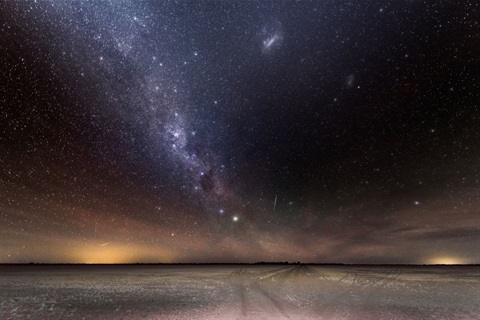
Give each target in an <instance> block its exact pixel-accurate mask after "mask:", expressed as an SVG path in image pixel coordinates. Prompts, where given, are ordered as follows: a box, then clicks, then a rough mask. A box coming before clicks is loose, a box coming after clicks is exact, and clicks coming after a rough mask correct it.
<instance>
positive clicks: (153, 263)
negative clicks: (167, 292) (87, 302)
mask: <svg viewBox="0 0 480 320" xmlns="http://www.w3.org/2000/svg"><path fill="white" fill-rule="evenodd" d="M8 265H26V266H31V265H58V266H61V265H65V266H67V265H78V266H96V265H98V266H129V265H131V266H134V265H323V266H480V263H455V264H446V263H423V264H419V263H341V262H340V263H338V262H262V261H259V262H127V263H83V262H79V263H75V262H2V263H0V266H8Z"/></svg>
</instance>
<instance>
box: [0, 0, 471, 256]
mask: <svg viewBox="0 0 480 320" xmlns="http://www.w3.org/2000/svg"><path fill="white" fill-rule="evenodd" d="M0 8H1V12H2V15H1V16H0V50H1V54H0V74H1V76H2V80H3V81H2V82H1V84H0V223H1V224H2V228H1V231H0V262H30V261H34V262H74V263H76V262H81V263H83V262H88V263H95V262H100V263H102V262H106V263H124V262H255V261H297V260H300V261H302V262H345V263H442V261H450V262H451V261H453V262H454V263H479V262H480V255H479V253H478V246H479V245H480V220H479V216H478V213H479V212H478V210H479V208H480V193H479V192H480V183H479V181H480V167H479V161H478V160H479V159H480V144H479V142H478V141H480V110H479V103H480V88H479V79H480V69H479V63H480V61H479V57H480V25H479V22H478V21H479V17H480V13H479V5H478V4H477V3H475V2H474V1H468V0H467V1H447V2H432V1H378V2H368V3H366V2H346V1H316V2H292V1H274V2H270V1H247V2H240V1H234V2H214V1H200V2H196V3H193V2H182V1H172V2H170V1H169V2H165V3H163V2H162V3H160V2H157V1H152V2H150V1H144V2H143V1H142V2H129V1H119V2H100V1H92V2H72V1H55V2H50V1H25V2H19V1H7V2H5V3H3V4H1V5H0ZM450 262H449V263H450Z"/></svg>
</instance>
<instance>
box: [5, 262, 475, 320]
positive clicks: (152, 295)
mask: <svg viewBox="0 0 480 320" xmlns="http://www.w3.org/2000/svg"><path fill="white" fill-rule="evenodd" d="M67 318H71V319H480V267H365V266H358V267H354V266H335V267H332V266H308V265H277V266H272V265H268V266H0V319H67Z"/></svg>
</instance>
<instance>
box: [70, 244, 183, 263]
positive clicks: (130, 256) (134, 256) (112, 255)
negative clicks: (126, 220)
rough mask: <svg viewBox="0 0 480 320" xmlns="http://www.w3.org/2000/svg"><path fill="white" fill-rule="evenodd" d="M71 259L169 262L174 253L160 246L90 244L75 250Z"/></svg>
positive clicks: (87, 261) (89, 261)
mask: <svg viewBox="0 0 480 320" xmlns="http://www.w3.org/2000/svg"><path fill="white" fill-rule="evenodd" d="M70 256H71V260H73V261H75V263H87V264H88V263H91V264H95V263H105V264H116V263H148V262H152V263H168V262H173V260H174V257H173V254H170V253H168V252H166V251H165V250H162V249H158V248H151V247H146V246H138V245H133V244H109V245H105V246H100V245H98V244H96V245H90V246H86V247H83V248H81V249H79V250H76V251H74V252H73V253H72V254H71V255H70Z"/></svg>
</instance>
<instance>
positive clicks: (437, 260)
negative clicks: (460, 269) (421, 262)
mask: <svg viewBox="0 0 480 320" xmlns="http://www.w3.org/2000/svg"><path fill="white" fill-rule="evenodd" d="M427 263H428V264H464V263H467V262H466V261H465V260H463V259H461V258H458V257H453V256H439V257H434V258H431V259H429V260H428V261H427Z"/></svg>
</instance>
